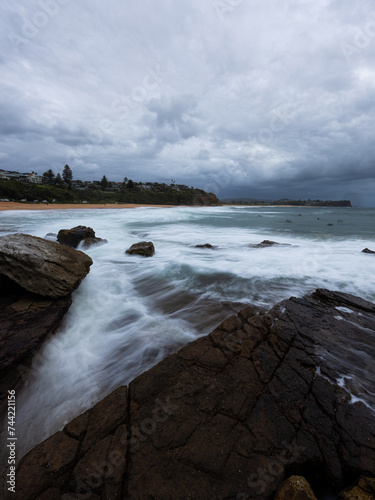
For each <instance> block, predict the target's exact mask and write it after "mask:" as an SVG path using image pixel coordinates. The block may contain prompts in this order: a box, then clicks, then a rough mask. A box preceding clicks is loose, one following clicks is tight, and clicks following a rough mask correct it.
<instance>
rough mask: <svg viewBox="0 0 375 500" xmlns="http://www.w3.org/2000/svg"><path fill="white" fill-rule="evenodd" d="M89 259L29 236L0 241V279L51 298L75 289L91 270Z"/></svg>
mask: <svg viewBox="0 0 375 500" xmlns="http://www.w3.org/2000/svg"><path fill="white" fill-rule="evenodd" d="M91 264H92V260H91V258H90V257H89V256H88V255H86V254H84V253H83V252H80V251H78V250H74V249H72V248H67V247H65V246H63V245H59V244H58V243H55V242H53V241H48V240H45V239H43V238H37V237H36V236H30V235H28V234H9V235H6V236H2V237H1V238H0V276H1V275H3V276H7V277H8V278H9V279H10V280H11V281H13V282H15V283H17V284H18V285H20V286H21V287H22V288H24V289H25V290H27V291H29V292H32V293H36V294H38V295H42V296H45V297H50V298H58V297H65V296H67V295H69V294H70V293H71V292H72V291H73V290H75V289H76V288H77V287H78V285H79V284H80V282H81V281H82V279H83V278H84V277H85V276H86V274H87V273H88V272H89V270H90V266H91Z"/></svg>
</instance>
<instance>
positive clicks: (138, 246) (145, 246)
mask: <svg viewBox="0 0 375 500" xmlns="http://www.w3.org/2000/svg"><path fill="white" fill-rule="evenodd" d="M125 253H128V254H131V255H143V256H144V257H151V256H152V255H154V253H155V247H154V244H153V243H152V242H151V241H140V242H139V243H134V245H132V246H131V247H130V248H128V249H127V250H126V251H125Z"/></svg>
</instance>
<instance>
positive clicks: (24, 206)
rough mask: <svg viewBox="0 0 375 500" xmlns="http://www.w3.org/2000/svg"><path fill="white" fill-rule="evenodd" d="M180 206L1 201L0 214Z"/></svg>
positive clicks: (170, 206)
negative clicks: (22, 211)
mask: <svg viewBox="0 0 375 500" xmlns="http://www.w3.org/2000/svg"><path fill="white" fill-rule="evenodd" d="M176 206H181V205H147V204H136V203H124V204H120V203H97V204H94V203H53V204H47V203H18V202H15V201H2V202H0V212H2V211H6V210H68V209H82V208H86V209H87V208H102V209H105V208H140V207H149V208H172V207H176Z"/></svg>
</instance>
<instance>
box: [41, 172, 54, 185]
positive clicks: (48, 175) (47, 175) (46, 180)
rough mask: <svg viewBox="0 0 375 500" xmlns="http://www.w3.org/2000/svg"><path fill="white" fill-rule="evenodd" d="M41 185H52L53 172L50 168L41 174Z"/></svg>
mask: <svg viewBox="0 0 375 500" xmlns="http://www.w3.org/2000/svg"><path fill="white" fill-rule="evenodd" d="M42 177H43V184H53V182H54V178H55V174H54V173H53V170H52V169H51V168H50V169H49V170H47V172H44V174H43V176H42Z"/></svg>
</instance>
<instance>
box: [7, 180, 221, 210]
mask: <svg viewBox="0 0 375 500" xmlns="http://www.w3.org/2000/svg"><path fill="white" fill-rule="evenodd" d="M49 180H50V181H52V179H51V177H50V179H49ZM107 182H108V181H107V179H102V182H101V183H99V185H91V186H90V187H89V188H87V189H77V188H74V187H71V185H72V184H71V179H66V180H64V181H63V183H62V184H60V180H59V179H58V181H57V183H55V184H54V185H51V184H49V183H48V184H32V183H27V182H21V181H15V180H2V181H0V198H2V199H8V200H11V201H24V202H34V201H38V202H43V201H46V202H48V203H82V202H83V201H86V202H88V203H142V204H153V205H216V204H218V203H219V201H218V199H217V198H216V196H215V195H214V194H212V193H206V192H205V191H203V190H201V189H195V188H186V189H184V190H181V191H179V190H176V189H174V188H173V186H166V185H165V184H156V183H155V184H154V185H153V187H152V188H151V189H149V190H142V189H140V188H136V187H135V186H134V184H135V183H133V182H132V181H129V182H128V184H127V185H126V186H125V185H124V187H123V188H122V189H118V190H114V191H111V190H110V188H106V187H105V186H107ZM130 182H131V184H130V187H128V186H129V183H130Z"/></svg>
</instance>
